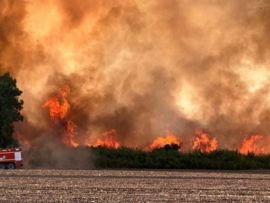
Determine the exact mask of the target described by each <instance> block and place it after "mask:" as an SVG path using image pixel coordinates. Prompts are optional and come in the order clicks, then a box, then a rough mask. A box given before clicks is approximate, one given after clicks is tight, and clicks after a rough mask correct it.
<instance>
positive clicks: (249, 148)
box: [239, 135, 264, 154]
mask: <svg viewBox="0 0 270 203" xmlns="http://www.w3.org/2000/svg"><path fill="white" fill-rule="evenodd" d="M262 138H263V136H262V135H253V136H251V137H250V138H249V139H247V138H245V139H244V140H243V144H242V147H241V148H240V149H239V152H240V153H241V154H248V153H249V152H253V153H255V154H260V153H264V148H260V147H259V143H258V141H260V140H262Z"/></svg>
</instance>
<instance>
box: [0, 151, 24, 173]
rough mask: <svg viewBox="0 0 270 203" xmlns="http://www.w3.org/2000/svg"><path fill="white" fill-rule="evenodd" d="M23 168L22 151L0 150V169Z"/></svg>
mask: <svg viewBox="0 0 270 203" xmlns="http://www.w3.org/2000/svg"><path fill="white" fill-rule="evenodd" d="M19 166H23V159H22V149H20V148H11V149H0V169H15V168H16V167H19Z"/></svg>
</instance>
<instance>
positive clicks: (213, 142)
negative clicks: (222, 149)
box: [193, 128, 218, 153]
mask: <svg viewBox="0 0 270 203" xmlns="http://www.w3.org/2000/svg"><path fill="white" fill-rule="evenodd" d="M196 135H197V137H195V139H194V144H193V149H198V150H200V151H201V152H203V153H209V152H212V151H214V150H216V149H217V148H218V142H217V139H216V138H215V137H214V138H212V139H210V138H209V136H208V135H207V134H206V133H203V131H202V129H199V128H198V129H196Z"/></svg>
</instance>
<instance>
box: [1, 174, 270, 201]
mask: <svg viewBox="0 0 270 203" xmlns="http://www.w3.org/2000/svg"><path fill="white" fill-rule="evenodd" d="M0 178H1V181H0V194H1V196H0V202H270V187H269V186H270V173H269V171H255V172H254V171H241V172H240V171H238V172H237V171H236V172H231V171H223V172H217V171H139V170H137V171H130V170H28V169H27V170H26V169H22V170H19V169H17V170H2V171H0Z"/></svg>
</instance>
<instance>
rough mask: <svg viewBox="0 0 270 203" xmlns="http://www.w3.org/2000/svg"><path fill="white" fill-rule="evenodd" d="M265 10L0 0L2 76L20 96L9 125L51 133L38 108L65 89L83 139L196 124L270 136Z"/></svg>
mask: <svg viewBox="0 0 270 203" xmlns="http://www.w3.org/2000/svg"><path fill="white" fill-rule="evenodd" d="M269 12H270V4H269V2H268V1H267V0H264V1H263V0H262V1H258V0H250V1H244V0H239V1H233V0H228V1H221V0H216V1H214V0H213V1H212V0H209V1H201V0H200V1H199V0H194V1H186V0H166V1H154V0H149V1H143V0H133V1H131V0H126V1H120V0H115V1H106V0H99V1H96V0H95V1H94V0H85V1H72V0H39V1H36V0H27V1H26V0H25V1H24V0H2V1H1V2H0V73H4V72H6V71H9V72H10V73H11V75H12V76H13V77H15V78H16V79H17V82H18V86H19V88H20V89H21V90H22V91H23V95H22V99H23V100H24V102H25V105H24V109H23V112H22V113H23V114H24V116H25V121H24V122H23V123H20V124H18V125H17V126H16V130H17V131H18V132H19V133H20V134H21V135H22V136H23V137H24V138H25V139H27V140H29V141H34V140H36V139H39V137H40V136H44V135H45V134H46V133H48V132H51V129H52V128H55V126H54V125H55V124H53V122H52V121H51V119H50V118H49V113H48V109H46V108H42V105H43V104H44V103H45V102H46V100H48V99H49V98H50V97H52V96H58V90H59V88H62V87H63V86H65V85H68V86H70V88H71V92H70V94H69V95H68V97H67V99H68V101H69V104H70V109H69V111H68V113H67V115H66V119H69V120H71V121H72V122H73V123H74V124H75V125H76V126H77V127H76V129H75V132H76V134H75V137H74V140H75V141H76V142H77V143H79V144H80V145H83V143H84V141H85V140H95V139H96V138H97V137H99V136H100V135H102V133H104V132H105V131H110V130H111V129H115V130H116V132H117V135H116V139H117V140H118V141H119V142H120V143H121V144H122V145H127V146H141V147H144V146H146V145H149V144H151V143H152V141H153V140H154V139H155V138H157V137H159V136H165V135H166V132H167V131H170V132H172V133H173V134H174V135H175V136H177V137H179V138H181V139H183V140H185V141H186V142H187V143H188V142H189V141H190V140H192V138H193V137H194V136H195V129H196V128H202V129H203V130H204V131H205V132H206V133H208V134H209V136H210V137H216V138H217V140H218V144H219V147H221V148H225V147H226V148H230V149H234V148H238V147H239V146H240V145H241V142H242V140H243V139H244V138H245V137H248V136H251V135H254V134H261V135H263V136H264V137H265V139H267V140H268V136H269V128H268V126H269V124H270V118H269V111H270V108H269V107H270V98H269V96H268V95H269V79H268V78H269V76H270V70H269V55H270V53H269V49H270V46H269V44H270V38H269V34H270V18H269V17H268V15H269ZM56 136H57V135H56ZM187 147H190V145H188V146H187Z"/></svg>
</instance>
